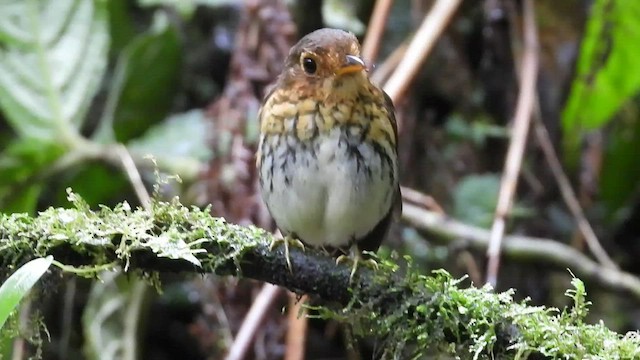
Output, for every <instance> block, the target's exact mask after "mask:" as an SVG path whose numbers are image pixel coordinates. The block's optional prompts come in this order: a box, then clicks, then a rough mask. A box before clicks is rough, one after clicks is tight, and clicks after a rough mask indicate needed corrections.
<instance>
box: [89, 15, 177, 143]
mask: <svg viewBox="0 0 640 360" xmlns="http://www.w3.org/2000/svg"><path fill="white" fill-rule="evenodd" d="M162 19H163V18H162V17H157V20H158V21H156V26H154V27H153V28H152V29H151V30H149V31H148V32H146V33H144V34H141V35H139V36H138V37H136V38H135V39H134V40H133V41H131V42H130V43H129V44H128V45H127V46H126V47H125V49H124V50H123V51H122V54H121V55H120V57H119V58H118V62H117V65H116V69H115V71H114V74H113V80H112V82H111V85H110V89H109V96H108V99H107V103H106V107H105V111H104V115H103V117H102V119H101V124H100V129H99V131H98V133H97V134H96V137H97V138H98V139H99V140H101V141H114V140H115V141H118V142H126V141H128V140H130V139H132V138H135V137H137V136H139V135H141V134H142V133H144V132H145V131H146V130H147V129H148V128H149V127H150V126H151V125H153V124H154V123H156V122H158V121H160V120H162V119H164V118H165V117H166V116H167V114H168V112H169V109H170V108H171V104H172V102H171V100H172V99H173V96H174V94H175V92H176V88H177V85H178V83H177V82H178V74H179V70H180V64H181V60H182V58H181V51H180V42H179V39H178V34H177V31H176V29H175V28H174V27H173V26H170V25H169V24H167V22H166V19H165V20H162Z"/></svg>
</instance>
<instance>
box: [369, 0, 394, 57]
mask: <svg viewBox="0 0 640 360" xmlns="http://www.w3.org/2000/svg"><path fill="white" fill-rule="evenodd" d="M392 4H393V0H377V1H376V5H375V7H374V8H373V13H372V14H371V18H370V19H369V25H368V26H367V35H366V36H365V37H364V42H363V43H362V58H363V59H364V60H365V61H366V62H367V63H371V64H374V63H375V61H376V57H377V56H378V49H380V41H381V40H380V39H381V38H382V32H383V31H384V26H385V24H386V22H387V18H388V17H389V10H390V9H391V5H392Z"/></svg>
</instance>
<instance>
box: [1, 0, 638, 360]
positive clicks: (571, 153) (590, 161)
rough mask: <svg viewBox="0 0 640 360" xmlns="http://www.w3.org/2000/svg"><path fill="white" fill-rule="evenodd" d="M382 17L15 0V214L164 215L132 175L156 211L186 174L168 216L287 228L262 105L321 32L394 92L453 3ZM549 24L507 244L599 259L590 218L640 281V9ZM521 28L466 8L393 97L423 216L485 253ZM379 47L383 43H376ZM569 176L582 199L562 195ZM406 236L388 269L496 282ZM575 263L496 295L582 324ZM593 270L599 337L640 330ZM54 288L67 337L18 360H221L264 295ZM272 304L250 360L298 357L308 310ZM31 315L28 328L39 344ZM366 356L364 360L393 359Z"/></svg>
mask: <svg viewBox="0 0 640 360" xmlns="http://www.w3.org/2000/svg"><path fill="white" fill-rule="evenodd" d="M378 3H387V4H388V5H389V10H388V11H387V12H384V11H382V10H380V11H382V12H381V14H383V16H382V19H383V22H382V23H380V22H377V23H375V22H370V19H371V14H372V12H373V11H374V8H375V7H376V1H374V0H356V1H351V2H342V1H338V0H324V1H320V0H312V1H309V0H289V1H285V0H282V1H278V0H247V1H240V0H237V1H233V0H109V1H101V0H95V1H91V0H50V1H44V0H42V1H39V0H25V1H21V2H14V1H9V0H1V1H0V13H1V14H2V15H1V16H0V211H2V212H5V213H13V212H27V213H30V214H36V213H37V211H38V210H42V209H46V208H48V207H51V206H53V207H67V206H69V204H68V202H67V200H66V196H67V193H66V191H65V189H66V188H68V187H70V188H72V189H73V190H74V192H77V193H79V194H80V195H81V196H82V197H83V198H84V199H86V200H87V201H88V202H89V204H91V205H92V206H93V207H97V206H98V205H100V204H104V205H106V206H114V205H115V204H117V203H119V202H122V201H125V200H126V201H128V202H129V203H130V204H132V205H135V206H139V205H141V204H142V203H143V202H144V201H146V200H145V196H146V195H145V190H144V189H140V187H139V186H138V187H136V186H135V185H136V184H139V183H140V181H138V180H136V178H135V174H136V173H137V171H132V170H131V168H132V166H131V165H133V168H137V169H138V171H139V174H140V175H141V181H142V183H143V184H144V185H145V187H146V189H147V192H149V191H150V190H151V188H152V186H153V184H154V183H155V182H156V180H157V175H156V174H155V173H154V171H155V170H156V169H157V170H158V171H159V172H160V173H161V174H163V175H179V177H180V178H181V180H182V181H181V182H169V183H166V184H161V193H162V196H163V197H167V198H169V197H172V196H179V197H180V199H181V202H182V203H184V204H193V205H197V206H206V205H207V204H211V205H212V207H211V210H212V213H213V214H214V215H215V216H222V217H225V218H226V219H227V220H228V221H230V222H235V223H239V224H256V225H258V226H260V227H263V228H266V229H269V230H275V228H274V226H273V224H272V222H271V220H270V218H269V216H268V213H267V212H266V210H265V208H264V207H263V205H262V203H261V200H260V197H259V194H258V193H257V186H256V180H257V178H256V172H255V158H254V152H255V145H256V142H257V138H258V129H259V128H258V123H257V120H256V117H257V112H258V109H259V106H260V103H261V99H262V96H263V95H264V93H265V88H266V87H267V86H268V85H269V84H270V83H271V82H272V81H273V80H274V79H275V77H276V76H277V74H278V73H279V72H280V70H281V66H282V63H283V60H284V57H285V56H286V54H287V52H288V50H289V48H290V46H291V45H293V44H294V43H295V42H296V41H297V40H298V39H299V38H300V37H301V36H303V35H304V34H307V33H308V32H310V31H313V30H315V29H318V28H321V27H337V28H342V29H345V30H349V31H352V32H354V33H355V34H356V35H357V36H358V37H359V38H360V39H361V40H364V41H369V42H373V43H375V44H376V45H378V46H377V51H374V52H372V53H369V54H370V58H367V59H365V60H367V61H368V62H370V63H371V64H373V69H372V71H371V73H372V77H373V79H374V80H375V81H376V82H378V83H379V84H381V85H384V84H385V82H386V81H387V80H388V79H389V77H390V76H392V74H393V73H394V71H402V69H400V70H397V69H398V64H399V62H400V61H401V60H402V59H403V58H404V55H405V51H406V49H407V45H408V44H409V42H410V41H411V37H412V35H413V34H414V32H415V31H416V29H418V28H419V27H420V24H421V23H422V21H423V19H424V18H425V16H426V15H427V14H428V13H429V11H430V9H431V7H432V4H433V3H434V1H429V0H395V1H383V0H379V1H378ZM533 4H534V14H535V15H534V16H535V18H534V19H535V32H536V33H537V49H539V52H538V59H539V69H538V75H537V82H536V86H537V97H536V98H535V99H534V106H533V108H534V116H533V120H532V125H531V130H530V132H529V136H528V138H527V139H525V140H528V141H527V144H526V147H525V152H524V156H523V158H522V166H521V169H520V177H519V182H518V185H517V187H516V191H515V196H514V202H513V208H512V210H511V211H510V213H509V216H508V217H507V222H506V233H507V234H516V235H521V236H526V237H527V239H529V240H533V241H534V240H535V239H530V238H532V237H538V238H544V239H548V240H553V241H557V242H560V243H563V244H565V245H567V246H569V247H571V248H574V249H577V250H578V251H580V252H583V253H584V255H585V258H587V257H588V258H591V259H593V258H594V257H593V256H592V252H591V251H590V250H589V249H590V247H589V246H588V245H587V242H586V241H585V231H584V228H582V229H581V228H579V227H578V226H577V225H576V224H577V222H578V221H580V220H581V219H582V217H581V216H580V214H581V213H582V214H583V215H584V219H582V220H583V221H585V220H586V221H587V222H588V224H590V227H591V228H592V229H593V230H594V234H595V236H596V237H597V241H599V243H600V244H601V246H602V248H603V249H604V251H605V252H606V254H608V256H609V257H610V258H611V259H612V260H613V263H614V265H615V266H617V267H620V268H621V269H622V270H624V271H627V272H629V273H631V274H637V273H638V272H639V271H640V265H639V264H640V263H639V262H638V261H637V259H638V257H639V256H640V238H639V236H640V233H639V231H638V230H639V227H640V198H639V196H638V195H639V193H638V191H639V187H638V184H639V182H638V180H639V179H640V160H639V158H638V156H637V155H638V149H637V148H636V146H637V145H636V144H637V143H638V140H639V139H640V117H639V114H640V112H639V105H640V98H639V97H638V89H639V87H640V60H638V56H637V50H636V49H635V48H636V46H637V45H636V44H639V43H640V20H639V19H640V5H639V4H640V3H639V2H633V1H626V2H625V1H620V2H615V1H612V0H594V1H591V0H564V1H551V0H536V1H533ZM378 6H383V5H380V4H378ZM524 15H525V14H524V13H523V4H522V2H521V1H517V0H483V1H463V2H462V3H461V4H460V6H459V7H458V8H457V9H456V11H455V13H454V16H453V17H452V18H451V19H450V20H449V21H446V22H445V24H446V28H445V29H444V32H443V33H442V34H441V35H440V36H439V37H438V40H437V42H436V44H435V46H434V47H433V49H432V51H431V52H430V54H429V56H428V58H427V59H426V61H424V62H423V63H420V64H419V70H418V72H417V75H416V76H413V77H411V78H410V79H409V80H408V81H407V83H406V84H405V85H406V89H407V90H406V91H405V92H404V93H403V94H402V95H401V96H400V97H399V98H396V99H395V106H396V111H397V118H398V121H399V123H400V146H399V151H400V158H401V170H402V185H403V186H404V187H405V189H403V190H404V191H403V192H404V199H405V202H407V203H411V204H413V205H414V207H416V206H417V207H419V208H420V209H421V211H424V212H425V213H429V214H439V215H445V216H447V217H448V218H451V219H455V220H456V221H457V222H459V223H460V224H466V225H471V226H473V227H472V228H471V229H472V232H476V233H480V234H485V235H486V233H487V232H486V231H484V230H482V229H486V230H488V229H490V228H491V226H492V223H493V221H494V217H495V209H496V203H497V199H498V194H499V191H500V182H501V176H502V175H501V174H502V171H503V168H504V166H505V157H506V154H507V149H508V148H509V145H510V141H511V139H512V138H511V136H510V134H511V133H510V126H511V124H512V122H513V119H514V114H515V113H516V108H517V105H518V96H519V89H520V84H521V77H520V73H521V71H522V70H523V69H522V64H523V61H522V58H523V53H524V52H525V50H526V46H525V43H524V41H523V38H524V37H525V32H526V28H525V27H523V18H524ZM372 27H375V29H372ZM523 29H524V30H523ZM374 30H380V33H381V36H380V37H376V38H370V39H366V38H367V36H368V34H371V33H373V32H374ZM534 128H535V130H534ZM542 129H546V132H544V131H542ZM541 133H546V137H545V136H543V135H541ZM545 139H546V140H545ZM146 154H152V155H153V156H154V158H155V160H156V162H157V168H156V166H154V164H153V163H152V162H151V161H149V160H148V159H146V158H145V155H146ZM549 154H552V155H553V156H557V158H556V159H557V160H559V164H560V165H561V168H559V170H558V168H555V170H554V168H553V165H551V166H550V164H553V161H552V160H549V159H550V156H551V155H549ZM553 156H551V157H553ZM559 174H560V175H559ZM560 178H566V179H568V180H569V181H568V183H566V184H564V185H565V187H564V188H563V187H561V186H559V184H560V183H561V182H562V181H561V180H558V179H560ZM567 186H568V190H567ZM568 199H569V200H568ZM570 199H573V200H575V204H573V205H571V206H573V208H572V207H570V206H568V205H567V204H568V203H570V202H571V201H570ZM576 205H577V206H578V208H580V209H582V211H580V212H578V215H576V214H577V213H576V210H575V209H576ZM572 209H573V210H572ZM406 220H407V219H406V218H405V221H402V222H400V223H398V224H396V225H395V227H394V229H393V231H392V234H391V236H390V237H389V239H388V240H387V241H386V242H385V243H384V244H383V248H382V249H381V250H380V252H381V253H383V254H384V253H386V254H389V253H394V254H399V255H405V254H408V255H410V256H411V257H412V258H413V262H414V266H416V267H419V268H420V269H421V270H420V271H421V272H423V273H425V274H427V273H429V272H430V271H431V270H433V269H439V268H445V269H447V270H448V271H449V272H451V273H452V274H453V275H454V276H456V277H460V276H463V275H465V274H468V275H469V279H470V280H471V281H472V282H473V283H474V284H476V285H478V286H480V285H482V284H484V282H485V278H486V275H487V274H486V272H487V260H486V259H487V258H486V245H485V246H479V245H478V244H477V243H476V242H473V241H468V239H466V238H465V236H463V235H461V234H459V233H457V232H456V231H455V230H452V229H447V226H446V224H444V225H441V228H436V229H429V226H428V225H422V226H420V225H418V224H416V221H406ZM482 231H484V232H482ZM483 236H484V235H483ZM587 236H588V235H587ZM485 238H486V236H485ZM504 241H505V242H508V241H509V239H505V240H504ZM398 258H402V256H398ZM574 260H575V259H574ZM563 261H564V260H563V259H562V258H560V259H556V258H553V259H552V258H551V257H549V258H546V257H545V255H544V253H543V254H542V255H541V253H540V252H535V251H532V252H528V251H524V250H523V251H520V252H515V253H506V254H503V256H502V257H501V262H500V263H499V273H498V281H497V290H498V291H502V290H506V289H509V288H515V289H517V294H516V296H517V297H518V298H519V299H523V298H530V299H531V303H532V304H534V305H547V306H554V307H559V308H562V307H564V306H568V305H570V303H571V300H570V299H569V298H567V297H566V296H565V295H564V293H565V290H566V289H567V288H568V287H570V280H571V274H570V273H569V272H568V271H567V268H568V267H571V265H570V264H569V263H566V262H563ZM591 261H592V262H593V263H594V264H597V266H596V267H595V268H594V270H593V271H592V273H590V274H577V275H578V276H580V277H581V278H582V279H583V280H585V282H586V284H587V290H588V293H589V299H590V300H591V301H592V302H593V306H592V310H591V313H590V315H589V319H590V321H599V320H600V319H602V320H603V321H604V322H605V324H606V325H607V326H609V327H610V328H611V329H613V330H616V331H620V332H622V331H627V330H632V329H637V328H639V327H640V311H639V310H638V309H640V307H639V306H638V305H639V304H640V297H639V296H638V295H637V294H638V293H640V291H637V292H636V293H635V295H630V292H629V288H626V289H625V287H624V286H616V284H615V282H613V283H609V285H608V286H602V284H603V282H602V281H600V280H599V277H602V276H604V275H602V273H601V272H603V271H604V270H603V269H604V266H605V265H599V262H597V261H593V260H591ZM633 276H635V275H633ZM50 282H51V283H50V284H47V285H46V289H47V292H46V294H45V295H46V296H43V297H42V296H41V297H35V298H32V299H31V300H30V301H28V302H26V303H25V304H24V305H23V306H22V308H21V314H27V315H28V314H30V313H31V312H34V311H39V312H40V313H41V314H42V315H43V321H44V323H45V324H46V327H47V329H48V333H46V334H45V333H42V332H41V333H31V334H29V333H28V331H27V333H26V334H25V335H24V336H23V337H21V338H18V339H16V340H13V341H7V342H5V343H4V344H0V349H2V353H1V354H0V358H7V359H22V358H27V357H28V356H29V355H33V354H35V353H36V352H37V351H38V350H37V349H38V348H39V349H40V350H41V351H42V357H43V358H45V359H136V358H138V359H160V360H162V359H178V358H179V359H222V358H224V356H225V354H226V353H227V351H228V349H229V348H230V347H231V346H232V344H233V342H234V337H235V335H236V333H237V332H238V329H239V327H240V325H241V324H242V321H243V319H244V317H245V315H246V313H247V311H248V309H249V308H250V307H251V304H252V303H253V300H254V298H255V297H256V295H257V294H258V293H259V291H260V289H261V286H262V284H260V283H257V282H255V281H251V280H245V279H235V278H221V277H215V276H211V275H207V276H193V275H188V274H162V275H161V276H160V283H161V284H162V285H161V286H160V288H161V291H157V289H155V288H154V287H153V286H151V285H149V284H150V282H149V281H146V280H142V279H138V278H137V277H136V276H126V275H124V276H123V275H121V274H115V273H106V274H104V275H103V276H102V277H101V279H100V280H99V281H92V280H84V279H80V278H76V277H73V276H68V277H63V278H57V279H54V280H50ZM631 294H632V293H631ZM275 296H276V298H275V301H274V302H273V305H272V306H270V307H269V310H268V311H267V313H266V314H265V318H264V320H263V321H262V323H261V325H260V326H259V327H258V329H257V330H256V332H255V334H254V340H253V341H252V342H251V344H250V346H249V348H248V349H247V352H246V357H245V358H246V359H281V358H284V357H285V356H286V355H287V352H288V351H289V348H288V346H287V344H288V342H287V340H286V339H287V332H288V329H291V328H292V326H294V325H293V324H294V323H295V322H296V320H295V317H293V319H290V318H288V317H287V315H286V311H284V310H283V309H285V308H288V307H289V304H291V303H294V302H295V299H293V300H292V298H291V296H290V295H288V294H287V293H286V292H285V291H280V292H277V294H276V295H275ZM27 315H24V316H22V315H21V316H20V320H19V321H22V322H23V325H24V327H25V328H28V326H26V324H27V323H28V322H29V321H30V320H29V319H30V317H29V316H27ZM299 335H300V337H302V338H303V341H302V343H303V344H304V349H305V350H304V352H305V354H306V355H305V356H304V358H307V359H346V358H354V357H353V354H352V352H351V351H349V350H348V349H347V347H346V346H345V335H344V329H343V327H342V326H341V325H339V324H338V323H335V322H332V321H322V320H318V319H310V320H309V321H308V324H307V325H305V327H304V331H303V332H302V333H300V334H299ZM29 338H30V339H29ZM27 339H29V340H30V341H27ZM39 341H40V342H41V344H40V346H38V345H34V343H35V344H37V343H38V342H39ZM361 347H362V352H363V357H364V358H367V354H370V353H371V351H372V350H371V349H373V348H375V344H374V343H371V342H368V341H364V342H363V344H361ZM3 356H4V357H3ZM369 357H370V355H369ZM289 358H291V357H289Z"/></svg>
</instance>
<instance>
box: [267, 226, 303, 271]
mask: <svg viewBox="0 0 640 360" xmlns="http://www.w3.org/2000/svg"><path fill="white" fill-rule="evenodd" d="M278 243H283V245H284V256H285V259H286V260H287V267H288V268H289V271H290V272H292V273H293V268H292V267H291V259H290V258H289V245H291V246H295V247H297V248H300V249H302V251H304V244H303V243H302V241H300V240H298V239H296V238H295V237H294V235H291V234H287V235H286V236H285V237H284V238H279V237H274V238H273V240H271V245H269V250H270V251H271V250H273V249H274V248H275V247H276V246H278Z"/></svg>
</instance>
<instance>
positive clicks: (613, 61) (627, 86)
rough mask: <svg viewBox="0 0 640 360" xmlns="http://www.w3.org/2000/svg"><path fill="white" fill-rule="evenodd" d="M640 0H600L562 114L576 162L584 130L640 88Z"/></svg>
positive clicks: (606, 118)
mask: <svg viewBox="0 0 640 360" xmlns="http://www.w3.org/2000/svg"><path fill="white" fill-rule="evenodd" d="M638 19H640V1H637V0H619V1H614V0H597V1H596V2H595V3H594V4H593V7H592V11H591V15H590V16H589V20H588V23H587V27H586V32H585V36H584V39H583V42H582V46H581V49H580V56H579V59H578V63H577V68H576V77H575V80H574V82H573V84H572V88H571V92H570V95H569V98H568V100H567V103H566V106H565V109H564V111H563V113H562V123H563V127H564V131H565V132H564V134H565V149H566V151H567V156H568V157H569V158H570V163H575V157H576V153H577V151H578V149H579V144H580V136H581V131H582V130H590V129H596V128H599V127H601V126H603V125H604V124H606V123H607V122H608V121H610V120H611V119H612V117H613V116H614V115H615V114H616V112H618V110H619V109H620V107H621V106H622V105H623V104H624V103H625V102H626V101H627V100H628V99H629V98H630V97H632V96H633V95H634V94H636V93H637V92H638V90H640V61H638V51H637V49H636V46H634V44H640V21H638Z"/></svg>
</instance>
